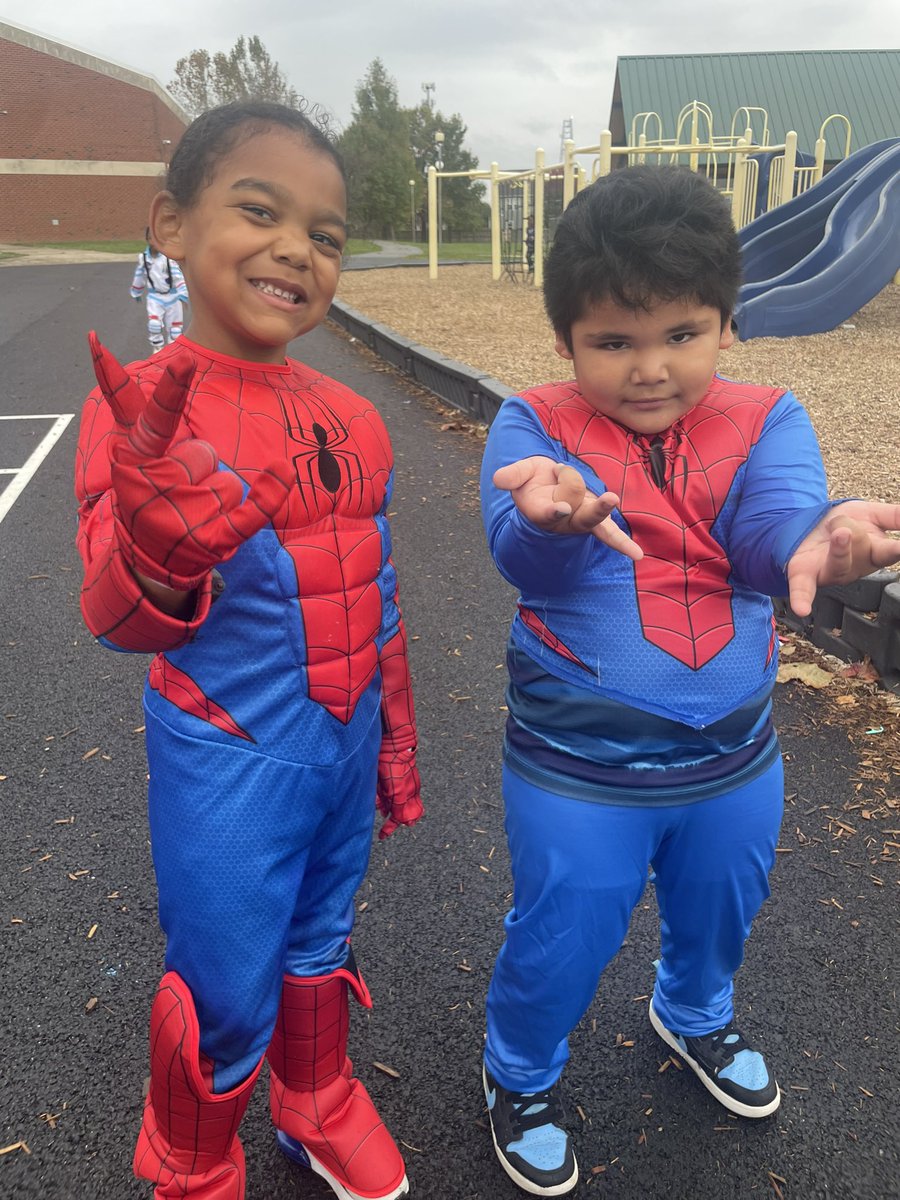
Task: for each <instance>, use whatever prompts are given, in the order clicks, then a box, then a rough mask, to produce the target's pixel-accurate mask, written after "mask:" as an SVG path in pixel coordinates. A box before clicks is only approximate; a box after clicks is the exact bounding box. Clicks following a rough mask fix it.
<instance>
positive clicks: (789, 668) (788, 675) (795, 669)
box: [776, 663, 833, 688]
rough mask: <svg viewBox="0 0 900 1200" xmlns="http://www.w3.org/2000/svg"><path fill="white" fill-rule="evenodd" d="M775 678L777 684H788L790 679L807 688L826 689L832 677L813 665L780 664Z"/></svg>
mask: <svg viewBox="0 0 900 1200" xmlns="http://www.w3.org/2000/svg"><path fill="white" fill-rule="evenodd" d="M776 678H777V680H778V682H779V683H788V682H790V681H791V680H792V679H796V680H797V681H798V682H799V683H804V684H806V686H807V687H812V688H826V687H828V685H829V684H830V683H831V680H832V678H833V677H832V676H831V675H830V674H829V673H828V671H823V670H822V668H821V667H817V666H816V664H815V663H782V665H781V666H780V667H779V668H778V675H777V677H776Z"/></svg>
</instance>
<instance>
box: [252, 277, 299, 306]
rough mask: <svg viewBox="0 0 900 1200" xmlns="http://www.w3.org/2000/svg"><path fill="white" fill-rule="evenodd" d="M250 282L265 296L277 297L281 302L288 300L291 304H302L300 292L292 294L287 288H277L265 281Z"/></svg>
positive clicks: (253, 280) (254, 280) (255, 280)
mask: <svg viewBox="0 0 900 1200" xmlns="http://www.w3.org/2000/svg"><path fill="white" fill-rule="evenodd" d="M250 282H251V283H252V284H253V286H254V287H255V288H256V290H257V291H258V292H262V293H263V295H265V296H276V297H277V298H278V299H279V300H286V301H287V302H288V303H289V304H299V303H300V300H301V296H300V293H299V292H291V291H288V290H287V288H281V287H277V286H276V285H275V284H274V283H267V282H266V281H265V280H264V279H251V280H250Z"/></svg>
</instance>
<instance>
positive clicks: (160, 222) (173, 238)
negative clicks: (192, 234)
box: [150, 192, 184, 260]
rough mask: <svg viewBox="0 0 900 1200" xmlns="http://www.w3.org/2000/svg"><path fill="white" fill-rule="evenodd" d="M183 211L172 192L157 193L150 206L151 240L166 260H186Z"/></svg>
mask: <svg viewBox="0 0 900 1200" xmlns="http://www.w3.org/2000/svg"><path fill="white" fill-rule="evenodd" d="M181 216H182V214H181V209H180V208H179V206H178V204H176V202H175V197H174V196H173V195H172V193H171V192H157V193H156V195H155V196H154V197H153V200H152V202H151V204H150V240H151V241H152V242H153V244H154V246H156V248H157V250H159V251H160V252H161V253H162V254H164V255H165V256H166V258H174V259H177V260H181V259H183V258H184V243H183V241H182V236H181V226H182V221H181Z"/></svg>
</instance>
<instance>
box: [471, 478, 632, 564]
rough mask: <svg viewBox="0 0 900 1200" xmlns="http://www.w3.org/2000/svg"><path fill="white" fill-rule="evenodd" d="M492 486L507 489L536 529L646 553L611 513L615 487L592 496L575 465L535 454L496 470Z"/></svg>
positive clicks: (622, 550)
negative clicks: (583, 536) (580, 535)
mask: <svg viewBox="0 0 900 1200" xmlns="http://www.w3.org/2000/svg"><path fill="white" fill-rule="evenodd" d="M494 487H497V488H500V490H501V491H504V492H509V493H510V495H511V496H512V498H513V500H514V501H515V505H516V508H517V509H518V510H519V512H520V513H521V514H522V516H523V517H527V519H528V520H529V521H530V522H531V523H532V525H537V526H538V528H539V529H546V530H548V531H549V532H550V533H590V534H593V536H594V537H595V538H597V540H598V541H600V542H603V543H604V544H605V545H607V546H609V547H610V549H611V550H617V551H618V552H619V553H620V554H624V555H625V556H626V557H627V558H633V559H635V560H637V559H639V558H643V557H644V552H643V550H641V548H640V546H639V545H638V544H637V542H635V541H632V539H631V538H630V537H629V536H628V534H627V533H624V532H623V531H622V530H621V529H620V528H619V527H618V525H617V524H616V523H615V521H613V520H612V519H611V517H610V513H611V512H612V510H613V509H614V508H615V507H616V505H617V504H618V503H619V497H618V496H617V495H616V494H615V493H614V492H604V493H603V495H602V496H595V495H594V494H593V492H589V491H588V489H587V485H586V484H585V482H584V480H583V479H582V477H581V475H580V474H579V473H578V471H576V470H575V468H574V467H568V466H566V465H565V463H558V462H554V461H553V459H552V458H544V457H543V456H542V455H533V456H532V457H531V458H522V459H519V461H518V462H514V463H510V464H509V465H508V466H506V467H500V468H499V469H498V470H496V471H495V472H494Z"/></svg>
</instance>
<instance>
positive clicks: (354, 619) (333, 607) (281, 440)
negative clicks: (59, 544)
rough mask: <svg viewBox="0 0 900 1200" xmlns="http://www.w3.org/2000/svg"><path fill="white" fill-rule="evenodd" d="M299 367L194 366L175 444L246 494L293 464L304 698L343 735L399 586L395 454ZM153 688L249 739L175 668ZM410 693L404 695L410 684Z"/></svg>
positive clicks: (85, 452)
mask: <svg viewBox="0 0 900 1200" xmlns="http://www.w3.org/2000/svg"><path fill="white" fill-rule="evenodd" d="M292 365H293V366H294V367H296V368H298V370H294V371H292V372H291V373H290V374H287V375H286V374H285V373H284V372H280V371H277V370H273V371H265V370H262V371H257V372H253V373H252V374H250V373H246V374H245V373H243V372H242V371H241V369H240V366H241V365H240V364H237V363H235V364H234V366H230V365H229V364H228V363H227V362H221V361H210V360H207V359H205V358H201V357H199V356H198V359H197V370H196V374H195V376H194V380H193V382H192V386H191V395H190V397H189V400H188V403H187V405H186V407H185V414H184V422H183V426H184V428H182V429H181V430H179V433H178V434H177V435H176V436H177V437H181V436H195V437H198V438H202V439H204V440H206V441H208V442H210V443H211V444H212V445H213V446H214V447H215V448H216V451H217V453H218V455H219V458H220V460H221V462H222V463H223V464H224V465H225V466H227V467H228V468H230V469H231V470H233V471H235V472H236V474H237V475H238V476H239V477H240V478H241V479H242V481H243V482H244V483H245V484H246V485H247V486H249V485H250V484H251V483H252V481H253V478H254V476H255V475H256V474H257V473H259V471H260V470H261V469H262V468H263V467H265V466H266V465H267V464H268V463H271V462H272V461H273V460H275V459H278V458H284V459H287V460H289V461H291V462H292V463H293V465H294V469H295V474H296V488H295V489H293V490H292V492H291V493H290V495H289V497H288V501H287V503H286V505H285V507H284V509H283V510H282V512H281V513H280V514H279V517H278V518H277V520H276V521H275V522H273V528H274V530H275V533H276V535H277V537H278V540H279V541H280V543H281V545H282V546H283V547H284V549H285V550H286V551H287V553H288V554H289V555H290V558H291V561H292V563H293V565H294V569H295V574H296V587H297V603H298V605H299V609H300V614H301V616H302V626H303V634H304V639H305V660H306V661H305V664H304V666H305V670H306V677H307V685H308V695H309V698H310V699H311V700H313V701H314V702H316V703H318V704H320V705H321V706H322V707H323V708H325V709H326V710H327V711H328V712H329V713H331V714H332V716H334V717H335V718H336V719H337V720H339V721H340V722H341V723H343V724H347V723H348V722H349V721H350V720H351V718H352V716H353V713H354V711H355V708H356V704H357V702H358V700H359V698H360V696H361V695H362V694H363V693H364V692H365V691H366V689H367V688H368V686H369V685H370V683H371V681H372V679H373V677H374V675H375V673H376V671H377V669H378V663H379V656H380V653H381V651H382V649H383V647H382V645H381V644H380V641H381V640H382V624H383V613H384V602H385V597H386V596H388V595H390V596H392V595H393V591H394V588H395V586H396V582H395V574H394V570H393V565H392V564H391V563H390V560H389V559H388V560H387V561H385V552H384V538H383V535H382V531H381V528H379V524H378V520H377V518H382V520H383V518H384V510H385V507H386V501H387V494H388V485H389V480H390V477H391V469H392V458H391V450H390V443H389V440H388V435H387V431H386V429H385V427H384V424H383V422H382V420H381V418H380V416H379V415H378V413H377V411H376V410H375V409H374V408H373V407H372V406H371V405H368V404H366V403H365V402H363V401H362V400H361V399H360V398H359V397H358V396H355V395H354V393H352V392H351V391H349V389H346V388H342V387H340V386H339V385H336V384H335V383H334V382H333V381H332V380H329V379H327V378H326V377H324V376H321V375H318V374H316V373H315V372H312V371H309V370H308V369H306V368H303V367H302V364H296V363H295V364H292ZM162 369H163V364H162V363H160V361H159V358H156V359H155V360H154V361H152V362H149V363H147V364H145V365H142V366H141V367H140V368H139V370H138V371H137V372H136V375H137V380H138V383H139V384H140V386H141V387H142V388H143V389H144V390H148V389H149V388H152V386H153V385H154V384H155V382H156V380H157V379H158V377H159V374H160V372H161V370H162ZM92 399H93V401H94V403H95V405H96V410H95V411H94V412H93V413H92V414H91V413H88V414H86V417H85V419H84V420H83V422H82V435H81V443H80V447H79V464H78V470H79V473H80V475H81V477H82V478H83V480H84V481H85V482H84V485H83V490H84V491H85V493H86V494H88V495H91V494H93V495H95V496H98V497H99V495H101V494H102V493H103V492H104V491H106V490H107V489H108V487H109V466H108V463H109V453H108V438H109V434H110V430H111V416H110V414H109V412H108V408H107V406H106V404H105V402H104V401H103V400H102V398H101V397H99V396H98V395H97V393H94V394H92ZM107 523H108V525H109V530H108V531H104V530H101V531H100V532H99V534H98V535H97V536H99V538H100V540H102V538H103V537H104V536H106V537H107V538H108V537H111V536H112V531H111V523H112V518H111V513H110V515H109V517H108V522H107ZM148 649H149V647H148ZM152 686H154V687H156V689H157V690H158V691H159V692H160V693H161V694H162V695H164V696H165V697H166V698H167V699H168V700H170V701H171V702H172V703H174V704H176V705H177V706H178V707H180V708H182V709H184V710H185V711H188V712H191V713H193V715H196V716H198V717H200V718H201V719H203V720H206V721H211V722H212V723H213V724H215V725H217V726H218V727H219V728H221V729H226V730H227V731H228V732H231V733H234V734H235V735H236V736H241V737H245V738H248V739H250V740H253V735H252V731H247V730H243V729H240V727H239V726H238V725H237V723H236V722H234V721H233V718H232V717H231V716H230V715H229V714H228V713H227V712H226V711H225V709H224V707H222V706H221V705H218V704H217V702H216V700H215V698H214V697H210V696H207V695H205V694H204V693H203V691H202V689H200V688H199V686H198V685H196V684H194V685H193V687H191V686H189V685H187V684H186V683H185V680H184V678H181V677H180V676H178V675H177V674H176V673H173V672H172V671H171V670H170V669H169V666H168V665H167V666H166V667H165V668H157V670H156V672H155V674H154V676H153V677H152ZM403 686H404V687H405V688H406V690H407V691H408V676H407V677H406V683H405V684H404V685H403ZM402 690H403V689H402V688H401V689H400V691H402ZM397 692H398V689H397V687H396V684H395V685H394V687H393V694H394V705H395V707H397V708H398V711H399V709H400V708H401V707H402V708H403V709H404V710H405V711H411V707H412V705H411V700H410V699H409V697H403V696H402V695H399V694H396V693H397ZM231 726H234V727H233V728H232V727H231Z"/></svg>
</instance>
